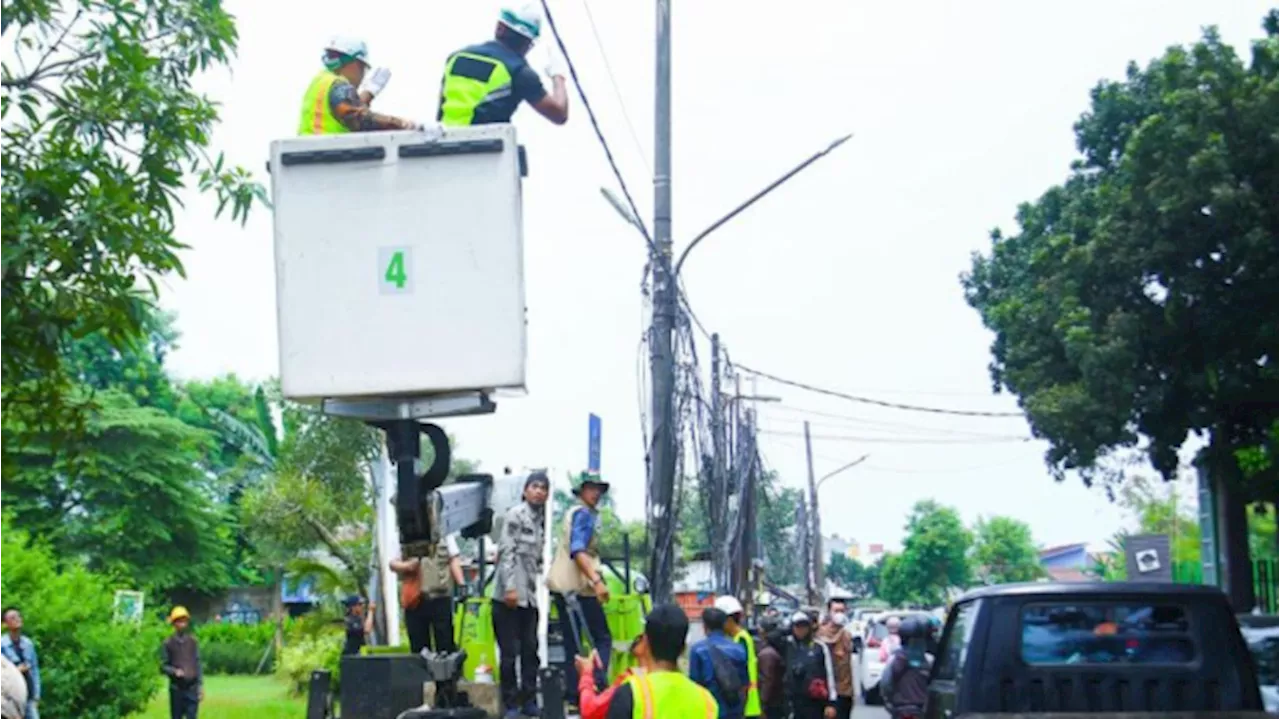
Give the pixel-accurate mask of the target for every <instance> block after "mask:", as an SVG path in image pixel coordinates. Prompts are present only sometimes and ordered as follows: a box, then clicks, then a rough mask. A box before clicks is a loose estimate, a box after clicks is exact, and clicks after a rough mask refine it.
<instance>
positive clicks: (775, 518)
mask: <svg viewBox="0 0 1280 719" xmlns="http://www.w3.org/2000/svg"><path fill="white" fill-rule="evenodd" d="M803 498H804V494H803V493H802V492H801V491H800V490H799V489H796V488H795V487H783V486H782V483H781V482H780V481H779V479H778V475H777V473H776V472H761V473H760V481H759V482H758V483H757V484H756V534H757V535H759V538H760V545H761V548H762V549H763V551H764V562H765V567H766V568H767V573H768V578H769V581H771V582H773V583H775V584H793V583H795V582H799V581H801V580H802V579H803V578H804V556H803V554H804V553H803V552H802V551H801V550H800V547H799V545H798V544H797V543H796V533H795V524H796V508H797V507H799V506H800V503H801V502H802V501H803Z"/></svg>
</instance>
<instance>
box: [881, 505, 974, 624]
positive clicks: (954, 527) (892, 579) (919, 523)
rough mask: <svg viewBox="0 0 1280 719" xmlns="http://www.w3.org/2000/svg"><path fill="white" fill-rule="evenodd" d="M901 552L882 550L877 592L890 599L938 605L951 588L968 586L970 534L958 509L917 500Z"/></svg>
mask: <svg viewBox="0 0 1280 719" xmlns="http://www.w3.org/2000/svg"><path fill="white" fill-rule="evenodd" d="M906 531H907V537H906V539H905V540H904V541H903V543H902V552H901V554H893V555H886V558H885V561H884V566H883V567H882V568H881V575H880V596H881V597H882V598H883V599H884V600H885V601H887V602H889V603H891V604H915V605H921V606H936V605H939V604H942V603H943V602H944V601H946V598H947V593H948V592H949V591H951V590H952V589H957V588H964V587H967V586H969V583H970V580H971V577H972V573H971V571H970V567H969V549H970V547H971V546H972V544H973V536H972V535H971V534H970V532H969V530H968V529H967V528H966V527H965V526H964V523H963V522H962V521H961V520H960V515H959V513H957V512H956V510H955V509H953V508H951V507H943V506H941V505H939V504H938V503H937V502H934V501H933V500H922V501H919V502H916V504H915V506H914V507H912V509H911V514H910V515H909V516H908V518H907V525H906Z"/></svg>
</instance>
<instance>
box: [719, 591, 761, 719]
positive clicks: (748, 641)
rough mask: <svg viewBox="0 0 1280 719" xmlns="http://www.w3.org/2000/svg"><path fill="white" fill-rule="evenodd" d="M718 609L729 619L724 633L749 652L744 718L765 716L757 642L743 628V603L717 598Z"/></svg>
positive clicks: (734, 599)
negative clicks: (761, 702) (761, 704)
mask: <svg viewBox="0 0 1280 719" xmlns="http://www.w3.org/2000/svg"><path fill="white" fill-rule="evenodd" d="M715 607H716V609H719V610H720V611H722V612H724V613H725V614H727V615H728V616H729V619H728V620H727V621H725V623H724V633H725V634H726V635H727V636H728V637H729V638H730V639H732V640H733V641H735V642H737V643H739V644H741V645H742V647H743V648H744V649H746V650H747V679H748V681H749V683H748V684H747V703H746V706H745V707H744V708H743V716H745V717H746V719H755V718H757V717H760V716H761V715H763V713H764V710H763V709H761V707H760V667H759V665H758V664H757V657H758V655H757V654H756V642H755V639H753V638H752V637H751V632H748V631H747V630H746V628H745V627H743V626H742V621H743V619H744V617H745V612H743V610H742V603H741V602H739V601H738V600H737V598H736V597H732V596H729V595H727V594H726V595H725V596H722V597H716V602H715Z"/></svg>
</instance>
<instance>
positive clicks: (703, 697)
mask: <svg viewBox="0 0 1280 719" xmlns="http://www.w3.org/2000/svg"><path fill="white" fill-rule="evenodd" d="M627 684H628V685H629V686H630V687H631V718H632V719H719V718H720V706H719V705H718V704H716V698H715V697H713V696H711V692H709V691H707V690H706V689H705V688H704V687H702V686H700V685H698V684H697V683H696V682H694V681H693V680H692V679H690V678H689V677H686V676H685V675H683V674H681V673H679V672H641V671H637V672H636V673H635V674H632V675H631V676H630V677H628V678H627Z"/></svg>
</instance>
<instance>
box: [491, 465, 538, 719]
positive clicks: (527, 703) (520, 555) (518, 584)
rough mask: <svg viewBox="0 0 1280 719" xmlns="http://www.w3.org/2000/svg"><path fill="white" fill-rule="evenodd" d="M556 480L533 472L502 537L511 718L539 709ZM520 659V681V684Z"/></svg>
mask: <svg viewBox="0 0 1280 719" xmlns="http://www.w3.org/2000/svg"><path fill="white" fill-rule="evenodd" d="M550 491H551V480H550V479H548V478H547V475H546V473H545V472H534V473H532V474H530V475H529V478H528V479H526V480H525V483H524V502H522V503H520V504H518V505H516V506H514V507H512V508H511V509H509V510H507V513H506V516H505V518H504V520H503V522H502V535H501V537H500V538H499V540H498V561H497V569H496V570H495V572H494V579H493V633H494V634H495V635H496V636H497V639H498V653H499V654H500V655H501V656H502V665H501V668H500V672H499V675H498V676H499V679H500V681H501V682H502V702H503V704H504V705H505V707H506V719H516V717H519V716H520V715H521V714H523V715H524V716H528V717H536V716H538V715H539V712H538V697H537V689H538V603H537V599H538V578H539V577H540V576H542V547H543V545H544V544H545V538H546V532H545V530H544V527H545V524H544V520H545V517H546V513H547V494H548V493H549V492H550ZM516 657H519V658H520V682H519V685H518V686H517V684H516Z"/></svg>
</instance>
